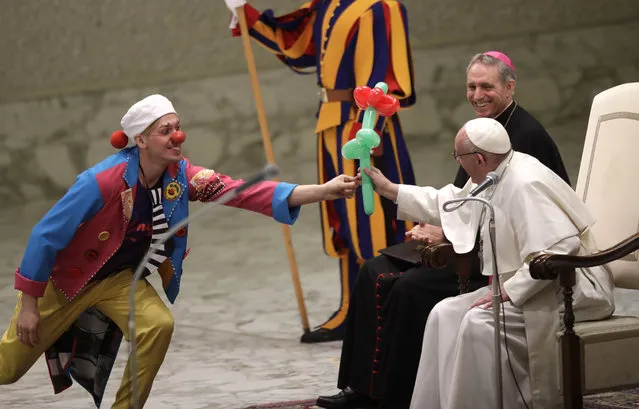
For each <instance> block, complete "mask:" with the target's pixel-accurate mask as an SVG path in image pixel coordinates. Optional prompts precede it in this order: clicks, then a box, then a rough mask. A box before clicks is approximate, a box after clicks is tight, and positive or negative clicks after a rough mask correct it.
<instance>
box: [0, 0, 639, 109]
mask: <svg viewBox="0 0 639 409" xmlns="http://www.w3.org/2000/svg"><path fill="white" fill-rule="evenodd" d="M251 4H254V5H255V6H256V7H258V8H259V9H264V8H267V7H269V6H270V7H274V6H276V7H274V8H275V10H276V11H279V12H286V11H289V10H293V9H294V8H295V7H297V6H298V5H299V4H302V1H300V0H276V1H272V0H271V1H266V0H256V1H253V2H251ZM405 4H406V5H407V8H408V10H409V23H410V30H411V39H412V42H413V45H414V47H415V48H416V49H420V48H432V47H445V46H450V45H457V44H466V43H469V44H472V43H478V42H480V41H486V40H501V39H506V38H509V37H512V36H528V37H531V36H534V35H537V34H540V33H549V32H556V31H559V30H565V29H569V28H576V27H589V26H601V25H604V24H618V23H621V22H627V21H636V20H637V19H639V2H637V1H636V0H588V1H583V0H564V1H562V0H535V1H530V0H489V1H483V2H480V1H475V0H409V1H406V2H405ZM0 5H1V10H2V12H1V13H0V15H1V16H2V17H1V18H2V24H0V54H1V55H2V56H3V57H4V58H3V59H2V62H0V78H2V82H0V103H2V102H10V101H18V100H24V99H30V98H38V97H46V96H52V95H64V94H67V93H70V92H86V91H101V90H105V89H114V88H128V87H139V86H148V85H156V84H158V83H162V82H165V81H171V82H175V81H183V80H189V79H194V78H206V77H215V76H224V75H233V74H236V73H240V72H245V70H246V68H245V63H244V57H243V54H242V48H241V46H240V44H239V42H235V43H233V42H232V40H230V38H229V33H228V29H227V26H228V20H229V19H228V15H229V13H228V11H227V9H226V7H225V5H224V1H223V0H182V1H175V0H62V1H43V0H0ZM628 34H629V35H630V34H631V33H628ZM635 35H637V33H635ZM593 41H597V39H596V38H593ZM258 65H259V68H260V69H266V68H274V67H277V66H278V62H277V61H276V60H275V59H273V58H270V56H268V55H267V53H266V52H259V53H258Z"/></svg>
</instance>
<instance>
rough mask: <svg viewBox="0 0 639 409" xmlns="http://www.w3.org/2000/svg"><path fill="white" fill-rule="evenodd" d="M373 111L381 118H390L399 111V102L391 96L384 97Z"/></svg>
mask: <svg viewBox="0 0 639 409" xmlns="http://www.w3.org/2000/svg"><path fill="white" fill-rule="evenodd" d="M375 110H376V111H377V113H378V114H379V115H381V116H391V115H393V114H395V113H396V112H397V111H398V110H399V101H398V100H397V98H395V97H393V96H392V95H384V97H383V98H380V100H379V101H378V102H377V104H376V105H375Z"/></svg>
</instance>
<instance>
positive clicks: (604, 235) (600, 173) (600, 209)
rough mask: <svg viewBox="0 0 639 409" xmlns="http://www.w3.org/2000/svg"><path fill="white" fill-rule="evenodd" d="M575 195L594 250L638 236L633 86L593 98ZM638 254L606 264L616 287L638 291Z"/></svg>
mask: <svg viewBox="0 0 639 409" xmlns="http://www.w3.org/2000/svg"><path fill="white" fill-rule="evenodd" d="M576 191H577V194H578V195H579V196H580V197H581V198H582V199H583V200H584V202H585V203H586V206H587V207H588V209H589V210H590V211H591V212H592V213H593V215H594V217H595V218H596V220H597V223H596V224H595V226H594V227H593V233H594V237H595V239H596V241H597V245H598V247H599V248H600V249H605V248H609V247H612V246H614V245H615V244H617V243H618V242H620V241H622V240H624V239H626V238H628V237H629V236H632V235H633V234H635V233H637V232H639V82H633V83H628V84H622V85H619V86H616V87H613V88H610V89H608V90H606V91H603V92H601V93H600V94H598V95H596V96H595V98H594V100H593V102H592V108H591V111H590V119H589V120H588V130H587V131H586V140H585V142H584V150H583V154H582V157H581V165H580V167H579V177H578V179H577V189H576ZM638 253H639V251H638V252H634V253H632V254H629V255H628V256H626V257H625V258H623V259H621V260H618V261H615V262H613V263H612V264H610V269H611V271H612V274H613V275H614V280H615V285H616V286H617V287H623V288H635V289H639V254H638Z"/></svg>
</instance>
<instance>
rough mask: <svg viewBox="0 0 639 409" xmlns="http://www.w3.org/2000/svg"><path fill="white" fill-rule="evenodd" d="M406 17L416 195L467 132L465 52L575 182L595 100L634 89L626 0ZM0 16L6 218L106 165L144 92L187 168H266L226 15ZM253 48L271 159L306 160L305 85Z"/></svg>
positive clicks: (121, 1)
mask: <svg viewBox="0 0 639 409" xmlns="http://www.w3.org/2000/svg"><path fill="white" fill-rule="evenodd" d="M269 3H271V4H273V3H276V4H277V10H278V11H288V10H291V9H292V8H294V6H295V5H297V4H300V3H301V1H293V0H277V1H276V2H273V1H266V0H260V1H257V0H256V1H255V2H253V4H255V5H256V7H258V8H261V9H263V8H264V7H265V6H266V5H267V4H269ZM406 4H407V7H408V10H409V23H410V30H411V41H412V43H413V48H414V55H413V56H414V64H415V73H416V78H415V81H416V88H417V94H418V103H417V104H416V106H415V107H414V108H412V109H411V110H408V111H405V112H402V113H401V118H402V121H403V124H404V128H405V133H406V136H407V141H408V145H409V148H410V149H411V150H414V151H415V152H417V151H419V152H423V151H428V152H429V154H428V158H429V161H431V162H432V163H430V164H429V166H430V169H439V168H443V169H444V171H442V172H424V173H421V174H419V175H418V182H420V183H429V184H441V183H445V182H446V181H449V180H450V179H451V178H452V170H453V168H454V164H452V165H451V163H449V162H447V160H448V151H449V150H450V146H449V141H450V139H451V138H452V137H453V136H454V134H455V131H456V129H457V128H458V127H459V126H460V125H461V124H462V123H463V122H464V121H466V120H467V119H469V118H471V117H472V112H471V111H470V109H469V107H468V104H467V103H466V101H465V96H464V69H465V67H466V64H467V61H468V59H469V58H470V56H472V55H473V54H474V53H476V52H478V51H484V50H487V49H501V50H504V51H506V52H507V53H508V54H509V55H510V56H511V57H512V58H513V60H514V62H515V64H516V66H517V70H518V74H519V81H518V85H517V94H516V95H517V99H518V101H519V102H520V103H521V104H522V105H523V106H525V107H526V108H527V109H528V110H530V111H532V112H533V113H534V114H535V115H536V116H537V117H538V119H540V121H541V122H542V123H543V124H544V125H545V126H546V127H547V128H548V129H549V131H550V133H551V134H552V136H553V137H554V138H555V140H556V141H557V143H558V145H559V146H560V149H561V151H562V154H563V156H564V160H565V162H566V164H567V166H568V168H569V171H570V173H571V176H573V178H576V173H577V167H578V164H579V159H580V156H581V149H582V142H583V137H584V133H585V128H586V121H587V116H588V112H589V109H590V102H591V100H592V97H593V96H594V95H595V94H596V93H598V92H600V91H602V90H604V89H606V88H609V87H611V86H614V85H617V84H620V83H623V82H631V81H639V47H637V46H636V39H637V36H638V34H637V33H639V1H636V0H624V1H612V0H608V1H595V0H590V1H578V0H566V1H551V0H539V1H534V2H533V1H523V0H512V1H507V0H489V1H487V2H482V3H480V2H477V1H474V0H447V1H444V0H438V1H418V0H411V1H408V2H406ZM0 5H1V9H0V10H1V12H0V16H1V18H2V20H1V21H2V24H0V53H1V55H2V56H3V57H4V58H2V59H0V78H1V80H0V123H2V127H0V196H2V197H3V201H2V203H3V204H11V203H21V202H23V201H25V200H27V201H29V200H36V199H51V198H57V197H59V196H60V195H61V194H62V193H63V192H64V191H65V190H66V189H67V188H68V186H69V185H70V184H71V183H73V180H74V178H75V175H76V174H77V173H79V172H80V171H82V170H83V169H85V168H86V167H88V166H91V165H93V164H95V163H97V162H98V161H99V160H100V159H102V158H104V157H105V156H106V155H108V154H110V153H113V152H114V150H113V148H111V146H110V145H109V142H108V136H109V134H110V133H111V132H112V131H113V130H115V129H117V128H118V127H119V121H120V118H121V117H122V114H123V113H124V112H125V111H126V109H127V108H128V106H130V104H131V103H132V102H135V101H136V100H137V99H139V98H142V97H143V96H145V95H147V94H149V93H152V92H161V93H164V94H165V95H167V96H168V97H169V98H171V99H172V100H173V101H174V103H175V105H176V108H177V110H178V111H179V113H180V115H181V117H182V119H183V123H184V124H185V126H186V130H187V134H188V143H187V146H186V151H187V153H188V155H189V156H190V157H191V159H192V160H193V161H195V162H197V163H199V164H202V165H206V166H211V167H214V168H215V169H218V170H222V171H224V172H227V173H230V174H234V173H235V172H246V171H248V170H252V169H256V168H258V167H259V166H260V165H261V164H262V163H263V162H264V153H263V150H262V147H261V142H260V133H259V127H258V123H257V120H256V115H255V107H254V102H253V94H252V90H251V87H250V83H249V81H248V76H247V74H246V65H245V60H244V55H243V51H242V46H241V42H240V41H239V40H238V39H233V38H231V37H230V35H229V33H228V29H227V26H228V20H229V14H228V12H227V11H226V9H225V6H224V4H223V0H206V1H205V0H188V1H187V0H183V1H180V2H176V1H169V0H136V1H132V0H128V1H125V0H118V1H116V0H101V1H98V0H64V1H62V0H61V1H36V0H22V1H14V0H0ZM125 6H126V7H125ZM253 49H254V51H255V54H256V58H257V62H258V67H259V72H260V82H261V86H262V93H263V96H264V99H265V103H266V110H267V116H268V119H269V127H270V129H271V136H272V138H273V142H274V145H275V149H276V155H277V156H278V158H282V157H283V156H284V155H296V156H297V157H299V158H306V160H314V158H315V138H314V135H313V125H314V117H313V114H314V111H315V108H316V99H315V98H316V92H317V90H316V88H315V80H314V78H313V76H299V75H295V74H294V73H292V72H291V71H290V70H288V69H286V68H282V67H281V66H280V65H279V62H278V61H277V60H276V59H275V58H273V57H272V56H271V55H269V54H268V53H267V52H266V51H265V50H263V49H261V48H259V47H255V46H254V47H253ZM421 159H422V157H421V156H417V155H415V156H414V157H413V160H414V162H419V161H420V160H421ZM418 168H419V167H418ZM0 206H2V205H0Z"/></svg>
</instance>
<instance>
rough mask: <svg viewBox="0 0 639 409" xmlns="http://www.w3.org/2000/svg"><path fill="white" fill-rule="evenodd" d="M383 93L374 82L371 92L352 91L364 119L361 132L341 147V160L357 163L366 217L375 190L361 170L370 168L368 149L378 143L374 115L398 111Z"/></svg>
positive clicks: (384, 88)
mask: <svg viewBox="0 0 639 409" xmlns="http://www.w3.org/2000/svg"><path fill="white" fill-rule="evenodd" d="M387 92H388V85H386V83H384V82H378V83H377V84H375V88H372V89H371V88H369V87H366V86H362V87H357V88H355V91H353V96H354V97H355V103H357V106H358V107H359V108H360V109H363V110H364V119H363V120H362V128H361V129H360V130H359V131H357V133H356V134H355V139H351V140H350V141H348V142H347V143H346V144H345V145H344V146H343V147H342V156H343V157H344V158H346V159H358V160H359V168H360V172H361V174H362V199H363V200H364V211H365V212H366V214H367V215H369V216H370V215H371V214H373V211H374V210H375V197H374V191H375V190H374V188H373V181H372V180H371V178H370V177H369V176H368V175H366V174H365V173H364V172H362V169H364V168H370V166H371V149H373V148H376V147H377V146H378V145H379V143H380V139H379V135H378V134H377V132H375V121H376V119H377V115H381V116H391V115H393V114H394V113H395V112H397V111H398V110H399V101H397V98H395V97H393V96H392V95H386V93H387Z"/></svg>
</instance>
